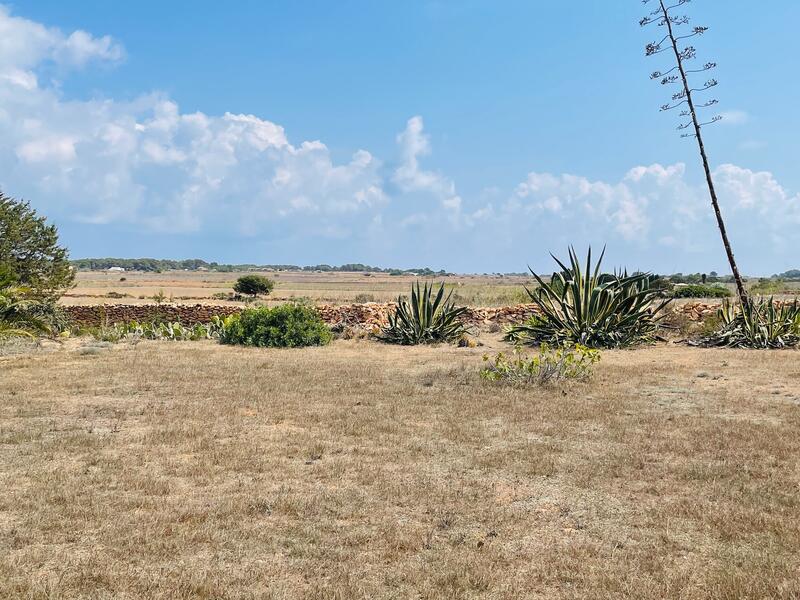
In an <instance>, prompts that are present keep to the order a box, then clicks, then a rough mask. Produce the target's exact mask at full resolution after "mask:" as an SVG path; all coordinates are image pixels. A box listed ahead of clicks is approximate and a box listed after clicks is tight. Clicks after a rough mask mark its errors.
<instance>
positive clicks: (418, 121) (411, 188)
mask: <svg viewBox="0 0 800 600" xmlns="http://www.w3.org/2000/svg"><path fill="white" fill-rule="evenodd" d="M397 143H398V144H399V146H400V155H401V157H402V162H401V164H400V166H399V167H397V169H396V170H395V172H394V181H395V183H397V184H398V185H399V186H400V188H401V189H402V190H403V191H406V192H419V191H422V192H428V193H430V194H431V195H433V196H434V197H435V198H436V199H437V200H438V201H439V202H440V203H441V206H442V207H444V208H446V209H448V210H450V211H453V213H455V214H457V213H458V212H459V211H460V210H461V202H462V200H461V197H460V196H459V195H458V194H456V185H455V183H454V182H453V181H452V180H451V179H449V178H447V177H445V176H444V175H442V174H441V173H437V172H434V171H425V170H424V169H422V168H421V167H420V164H419V159H420V157H421V156H426V155H428V154H430V152H431V146H430V140H429V138H428V136H427V135H426V134H425V132H424V124H423V121H422V117H420V116H416V117H412V118H410V119H409V120H408V123H407V124H406V128H405V131H403V132H402V133H401V134H400V135H398V136H397Z"/></svg>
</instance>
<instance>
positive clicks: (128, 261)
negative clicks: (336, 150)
mask: <svg viewBox="0 0 800 600" xmlns="http://www.w3.org/2000/svg"><path fill="white" fill-rule="evenodd" d="M72 265H73V266H74V267H75V268H76V269H79V270H83V271H105V270H106V269H110V268H111V267H122V268H123V269H126V270H128V271H145V272H158V271H197V270H198V269H207V270H209V271H217V272H222V273H231V272H234V271H306V272H309V271H311V272H316V271H319V272H321V273H328V272H340V273H389V274H391V275H408V274H411V273H414V274H416V275H421V276H426V277H427V276H434V275H442V276H444V275H449V274H450V273H448V272H446V271H444V270H439V271H434V270H433V269H430V268H428V267H420V268H419V269H394V268H388V269H382V268H380V267H372V266H370V265H365V264H362V263H347V264H344V265H340V266H338V267H332V266H331V265H324V264H323V265H310V266H305V267H302V266H300V265H277V264H275V265H256V264H252V263H243V264H219V263H216V262H206V261H204V260H201V259H199V258H191V259H186V260H168V259H159V258H79V259H76V260H73V261H72Z"/></svg>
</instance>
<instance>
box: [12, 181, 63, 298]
mask: <svg viewBox="0 0 800 600" xmlns="http://www.w3.org/2000/svg"><path fill="white" fill-rule="evenodd" d="M74 278H75V274H74V271H73V269H72V267H71V266H70V263H69V260H68V253H67V250H66V248H64V247H62V246H59V244H58V230H57V229H56V227H55V225H48V224H47V221H46V219H45V218H44V217H42V216H39V215H38V214H37V213H36V211H35V210H34V209H33V208H31V206H30V204H29V203H28V202H24V201H18V200H14V199H13V198H9V197H8V196H5V195H4V194H3V193H2V192H0V279H3V280H5V282H6V284H7V285H10V284H11V283H14V284H15V285H18V286H21V287H24V288H26V289H29V290H30V292H31V295H33V296H35V297H38V298H40V299H43V300H54V299H56V298H58V296H60V295H61V294H62V293H63V292H64V290H66V289H67V288H69V287H71V286H72V283H73V280H74Z"/></svg>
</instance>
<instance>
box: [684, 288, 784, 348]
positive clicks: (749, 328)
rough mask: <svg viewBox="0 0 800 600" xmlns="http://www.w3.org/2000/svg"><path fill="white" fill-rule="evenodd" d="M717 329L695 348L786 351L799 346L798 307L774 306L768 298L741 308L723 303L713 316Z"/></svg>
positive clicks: (702, 339)
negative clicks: (783, 349)
mask: <svg viewBox="0 0 800 600" xmlns="http://www.w3.org/2000/svg"><path fill="white" fill-rule="evenodd" d="M717 318H718V320H719V322H720V324H721V325H720V328H719V329H718V330H717V331H715V332H713V333H712V334H710V335H708V336H706V337H703V338H701V339H700V340H699V341H698V342H696V345H700V346H706V347H727V348H760V349H765V348H789V347H794V346H798V345H800V304H798V302H797V300H795V301H794V302H792V303H788V302H787V303H784V304H777V303H776V302H774V301H773V299H772V298H771V297H770V298H768V299H766V298H759V299H757V300H755V299H751V300H750V302H748V303H747V304H745V305H741V304H738V305H734V304H733V303H731V302H725V303H724V304H723V305H722V308H720V309H719V311H718V312H717Z"/></svg>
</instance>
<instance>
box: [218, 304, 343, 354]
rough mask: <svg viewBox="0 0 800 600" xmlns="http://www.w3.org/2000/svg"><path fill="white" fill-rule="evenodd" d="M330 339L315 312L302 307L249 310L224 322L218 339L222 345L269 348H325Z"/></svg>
mask: <svg viewBox="0 0 800 600" xmlns="http://www.w3.org/2000/svg"><path fill="white" fill-rule="evenodd" d="M332 339H333V333H331V330H330V328H329V327H328V326H327V325H326V324H325V322H324V321H323V320H322V317H320V314H319V312H318V311H317V309H316V308H314V307H313V306H309V305H307V304H302V303H289V304H282V305H280V306H276V307H275V308H267V307H265V306H262V307H258V308H248V309H246V310H243V311H242V312H241V313H239V314H238V315H232V316H231V317H229V319H226V326H225V329H224V331H223V332H222V334H221V335H220V342H222V343H223V344H239V345H244V346H258V347H269V348H296V347H300V346H325V345H327V344H329V343H330V342H331V340H332Z"/></svg>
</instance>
